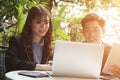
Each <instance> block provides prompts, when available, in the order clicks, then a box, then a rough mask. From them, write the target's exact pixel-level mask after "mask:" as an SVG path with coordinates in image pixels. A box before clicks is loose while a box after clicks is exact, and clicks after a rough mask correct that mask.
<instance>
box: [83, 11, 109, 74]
mask: <svg viewBox="0 0 120 80" xmlns="http://www.w3.org/2000/svg"><path fill="white" fill-rule="evenodd" d="M81 24H82V28H83V35H84V38H85V41H84V42H87V43H97V44H104V45H105V51H104V56H103V61H102V69H101V74H102V75H105V74H103V73H102V70H103V67H104V65H105V62H106V60H107V57H108V54H109V51H110V48H111V46H110V45H108V44H106V43H104V42H102V40H101V37H102V35H103V33H104V31H105V27H104V26H105V20H104V19H103V18H102V17H100V16H98V15H97V14H95V13H90V14H88V15H86V16H85V17H84V18H83V19H82V21H81Z"/></svg>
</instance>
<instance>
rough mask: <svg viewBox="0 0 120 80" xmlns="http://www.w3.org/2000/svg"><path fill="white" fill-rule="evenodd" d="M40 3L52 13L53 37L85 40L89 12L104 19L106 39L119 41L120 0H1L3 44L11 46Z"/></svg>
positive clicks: (1, 39) (1, 38)
mask: <svg viewBox="0 0 120 80" xmlns="http://www.w3.org/2000/svg"><path fill="white" fill-rule="evenodd" d="M39 4H42V5H44V6H46V7H47V8H48V9H49V10H50V12H51V14H52V21H53V25H54V40H57V39H61V40H70V41H83V40H84V38H83V35H82V32H81V29H82V27H81V19H82V18H83V17H84V16H85V15H86V14H88V13H89V12H94V13H96V14H99V15H100V16H102V17H103V18H104V19H105V21H106V25H105V27H106V30H105V34H104V36H103V37H102V40H103V41H104V42H107V43H108V44H110V45H112V44H113V43H114V42H119V40H120V0H0V45H2V46H8V41H9V38H10V36H15V35H17V34H19V33H20V32H21V31H22V28H23V26H24V22H25V19H26V16H27V12H28V10H29V9H30V8H31V7H32V6H34V5H39Z"/></svg>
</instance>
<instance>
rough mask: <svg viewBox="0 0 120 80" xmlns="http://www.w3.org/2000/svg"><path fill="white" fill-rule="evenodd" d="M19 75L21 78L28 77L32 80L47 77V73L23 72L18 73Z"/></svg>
mask: <svg viewBox="0 0 120 80" xmlns="http://www.w3.org/2000/svg"><path fill="white" fill-rule="evenodd" d="M18 74H19V75H23V76H29V77H34V78H40V77H49V75H48V74H47V73H41V72H32V71H25V72H23V71H22V72H19V73H18Z"/></svg>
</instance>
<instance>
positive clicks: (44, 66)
mask: <svg viewBox="0 0 120 80" xmlns="http://www.w3.org/2000/svg"><path fill="white" fill-rule="evenodd" d="M51 68H52V66H51V65H49V64H36V67H35V70H40V71H50V70H51Z"/></svg>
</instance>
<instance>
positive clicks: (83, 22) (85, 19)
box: [81, 13, 105, 29]
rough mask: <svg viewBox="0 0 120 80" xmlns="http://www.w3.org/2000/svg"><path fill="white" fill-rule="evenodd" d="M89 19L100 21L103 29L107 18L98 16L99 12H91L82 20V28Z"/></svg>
mask: <svg viewBox="0 0 120 80" xmlns="http://www.w3.org/2000/svg"><path fill="white" fill-rule="evenodd" d="M89 21H98V22H99V24H100V26H101V27H102V29H104V25H105V20H104V19H103V18H102V17H100V16H98V15H97V14H95V13H89V14H88V15H86V16H85V17H84V18H83V19H82V21H81V24H82V28H84V27H85V24H86V22H89Z"/></svg>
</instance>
